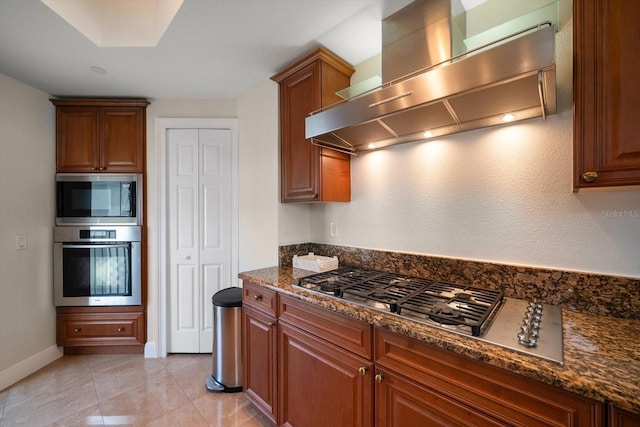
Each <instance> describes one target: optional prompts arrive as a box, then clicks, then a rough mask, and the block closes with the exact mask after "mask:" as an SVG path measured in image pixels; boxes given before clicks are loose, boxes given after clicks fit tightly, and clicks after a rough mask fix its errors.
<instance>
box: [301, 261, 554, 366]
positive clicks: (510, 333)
mask: <svg viewBox="0 0 640 427" xmlns="http://www.w3.org/2000/svg"><path fill="white" fill-rule="evenodd" d="M296 286H298V287H301V288H304V289H306V290H309V291H312V292H317V293H321V294H323V295H327V296H330V297H333V298H339V299H341V300H344V301H348V302H350V303H354V304H357V305H362V306H366V307H369V308H372V309H374V310H380V311H385V312H388V313H393V314H394V315H397V316H401V317H404V318H407V319H411V320H414V321H417V322H420V323H424V324H427V325H430V326H433V327H436V328H440V329H446V330H448V331H451V332H454V333H457V334H461V335H466V336H468V337H470V338H472V339H477V340H481V341H485V342H488V343H491V344H496V345H499V346H502V347H506V348H509V349H512V350H515V351H518V352H521V353H526V354H529V355H533V356H537V357H540V358H543V359H546V360H550V361H553V362H556V363H560V364H562V363H563V354H562V310H561V308H560V307H556V306H552V305H548V304H541V303H538V302H537V301H532V302H527V301H525V300H518V299H514V298H506V297H504V295H503V293H502V291H499V290H495V289H487V288H481V287H474V286H467V285H461V284H454V283H448V282H443V281H435V280H429V279H422V278H416V277H410V276H406V275H400V274H394V273H385V272H381V271H376V270H368V269H363V268H354V267H342V268H339V269H336V270H331V271H327V272H324V273H318V274H314V275H311V276H307V277H305V278H302V279H300V281H299V282H298V283H297V285H296Z"/></svg>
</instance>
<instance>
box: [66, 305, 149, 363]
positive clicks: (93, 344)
mask: <svg viewBox="0 0 640 427" xmlns="http://www.w3.org/2000/svg"><path fill="white" fill-rule="evenodd" d="M57 312H58V314H57V322H56V323H57V324H56V329H57V331H56V341H57V344H58V345H59V346H62V347H64V351H65V354H93V353H144V344H145V342H146V339H145V321H144V318H145V315H144V311H143V310H141V307H114V308H108V307H58V309H57Z"/></svg>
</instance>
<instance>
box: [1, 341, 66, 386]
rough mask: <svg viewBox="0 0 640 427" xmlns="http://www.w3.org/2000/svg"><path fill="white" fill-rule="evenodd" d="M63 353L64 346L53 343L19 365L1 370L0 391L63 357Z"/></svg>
mask: <svg viewBox="0 0 640 427" xmlns="http://www.w3.org/2000/svg"><path fill="white" fill-rule="evenodd" d="M62 355H63V350H62V347H57V346H55V345H52V346H51V347H49V348H46V349H44V350H42V351H41V352H40V353H38V354H34V355H33V356H31V357H29V358H27V359H25V360H23V361H22V362H20V363H18V364H17V365H13V366H11V367H10V368H8V369H5V370H4V371H2V372H0V391H2V390H4V389H5V388H8V387H10V386H12V385H14V384H15V383H17V382H18V381H20V380H21V379H23V378H25V377H28V376H29V375H31V374H33V373H34V372H35V371H37V370H38V369H41V368H44V367H45V366H47V365H48V364H49V363H51V362H54V361H55V360H57V359H59V358H61V357H62Z"/></svg>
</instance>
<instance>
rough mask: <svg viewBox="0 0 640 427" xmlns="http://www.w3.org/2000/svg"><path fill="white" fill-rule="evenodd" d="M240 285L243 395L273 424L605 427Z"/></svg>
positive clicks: (517, 388) (598, 406)
mask: <svg viewBox="0 0 640 427" xmlns="http://www.w3.org/2000/svg"><path fill="white" fill-rule="evenodd" d="M244 287H245V289H246V291H245V293H244V300H243V301H244V305H243V310H244V313H245V314H244V316H245V317H244V346H245V347H244V349H245V350H244V351H245V393H246V396H247V398H248V399H249V400H250V401H251V402H253V403H254V404H255V405H256V406H257V407H258V409H259V410H260V411H262V412H263V413H264V414H265V415H266V416H267V417H269V418H270V419H271V420H272V421H273V422H274V423H276V424H277V425H281V426H292V427H293V426H295V427H324V426H331V427H334V426H340V427H343V426H345V427H346V426H374V425H375V426H376V427H405V426H407V427H413V426H526V427H535V426H556V427H557V426H568V427H569V426H570V427H587V426H588V427H600V426H605V425H606V423H607V419H606V418H607V417H605V405H604V404H603V403H600V402H596V401H594V400H592V399H588V398H585V397H582V396H580V395H577V394H574V393H570V392H567V391H565V390H562V389H560V388H557V387H553V386H550V385H547V384H544V383H541V382H539V381H535V380H532V379H529V378H526V377H523V376H520V375H517V374H515V373H512V372H509V371H507V370H504V369H500V368H496V367H493V366H491V365H488V364H486V363H483V362H480V361H477V360H474V359H471V358H469V357H466V356H462V355H458V354H455V353H451V352H448V351H445V350H441V349H439V348H436V347H433V346H431V345H428V344H425V343H422V342H420V341H417V340H415V339H412V338H409V337H406V336H404V335H400V334H395V333H392V332H389V331H387V330H385V329H380V328H372V327H371V325H368V324H367V323H365V322H362V321H359V320H356V319H353V318H351V317H348V316H344V315H341V314H338V313H335V312H333V311H330V310H327V309H323V308H321V307H319V306H317V305H314V304H311V303H307V302H304V301H301V300H298V299H296V298H293V297H291V296H288V295H283V294H279V293H278V294H276V293H273V294H269V292H273V291H271V290H268V289H266V288H263V289H265V290H266V291H267V293H266V294H265V293H264V292H261V291H260V289H261V286H260V285H256V284H252V283H250V282H247V281H245V284H244ZM276 306H277V308H276ZM263 310H266V311H267V312H268V313H265V312H264V311H263ZM276 331H277V338H276V337H275V335H276ZM276 340H277V341H276ZM276 342H277V346H276V344H275V343H276ZM276 364H277V365H276ZM276 366H277V369H276ZM608 413H609V414H608V421H609V425H611V426H615V427H629V426H639V425H640V423H639V422H638V420H639V419H638V416H637V415H634V414H630V413H628V412H625V411H620V410H616V408H610V409H609V411H608Z"/></svg>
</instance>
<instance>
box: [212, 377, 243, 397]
mask: <svg viewBox="0 0 640 427" xmlns="http://www.w3.org/2000/svg"><path fill="white" fill-rule="evenodd" d="M204 385H205V386H206V387H207V390H209V391H221V392H223V393H236V392H239V391H242V387H225V386H224V385H222V384H220V383H219V382H218V381H216V379H215V378H214V377H213V375H210V376H208V377H207V380H206V381H205V383H204Z"/></svg>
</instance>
